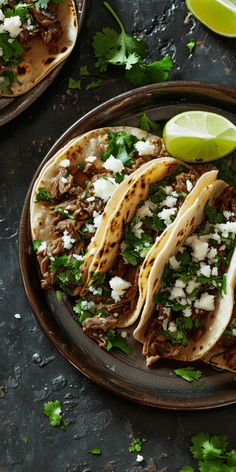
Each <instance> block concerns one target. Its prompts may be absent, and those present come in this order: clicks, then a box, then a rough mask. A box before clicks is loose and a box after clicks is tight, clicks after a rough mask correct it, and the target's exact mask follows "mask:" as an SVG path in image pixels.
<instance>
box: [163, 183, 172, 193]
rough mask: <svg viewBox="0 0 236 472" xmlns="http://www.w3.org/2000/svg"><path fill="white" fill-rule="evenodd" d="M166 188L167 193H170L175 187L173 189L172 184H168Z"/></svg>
mask: <svg viewBox="0 0 236 472" xmlns="http://www.w3.org/2000/svg"><path fill="white" fill-rule="evenodd" d="M164 190H165V193H166V195H169V194H170V193H171V192H172V190H173V189H172V187H171V186H170V185H167V186H166V187H165V188H164Z"/></svg>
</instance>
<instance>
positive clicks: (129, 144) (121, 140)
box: [102, 131, 138, 166]
mask: <svg viewBox="0 0 236 472" xmlns="http://www.w3.org/2000/svg"><path fill="white" fill-rule="evenodd" d="M107 134H108V149H107V151H106V152H104V153H103V155H102V160H103V161H106V160H107V159H108V158H109V157H110V155H111V154H112V155H113V156H114V157H115V158H116V159H119V160H120V161H121V162H122V164H123V165H124V166H129V165H132V164H133V163H134V160H133V159H132V157H133V154H134V153H135V152H136V149H135V147H134V145H135V143H137V141H138V138H136V136H133V135H132V134H129V133H127V131H118V132H117V133H113V132H112V131H108V133H107Z"/></svg>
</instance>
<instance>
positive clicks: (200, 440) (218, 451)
mask: <svg viewBox="0 0 236 472" xmlns="http://www.w3.org/2000/svg"><path fill="white" fill-rule="evenodd" d="M227 446H228V439H227V437H226V436H213V437H212V438H211V437H210V435H209V434H207V433H198V434H197V435H195V436H193V437H192V446H191V448H190V450H191V452H192V454H193V457H194V458H195V459H199V460H202V459H204V460H206V459H208V458H210V459H211V458H212V457H219V458H222V457H224V456H223V454H224V453H225V451H226V449H227Z"/></svg>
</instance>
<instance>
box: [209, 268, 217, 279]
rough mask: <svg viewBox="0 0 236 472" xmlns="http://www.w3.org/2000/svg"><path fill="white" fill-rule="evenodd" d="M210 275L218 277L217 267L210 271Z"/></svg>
mask: <svg viewBox="0 0 236 472" xmlns="http://www.w3.org/2000/svg"><path fill="white" fill-rule="evenodd" d="M211 274H212V275H214V276H216V277H217V276H218V268H217V267H213V269H212V271H211Z"/></svg>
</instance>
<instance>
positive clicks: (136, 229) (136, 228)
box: [132, 221, 144, 239]
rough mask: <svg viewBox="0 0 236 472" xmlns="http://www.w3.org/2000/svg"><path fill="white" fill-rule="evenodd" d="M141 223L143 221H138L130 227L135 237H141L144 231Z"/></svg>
mask: <svg viewBox="0 0 236 472" xmlns="http://www.w3.org/2000/svg"><path fill="white" fill-rule="evenodd" d="M142 224H143V222H142V221H138V222H137V223H136V224H135V225H134V226H133V227H132V232H133V233H134V235H135V236H136V238H139V239H140V238H141V237H142V233H144V231H143V229H142Z"/></svg>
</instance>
